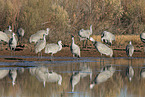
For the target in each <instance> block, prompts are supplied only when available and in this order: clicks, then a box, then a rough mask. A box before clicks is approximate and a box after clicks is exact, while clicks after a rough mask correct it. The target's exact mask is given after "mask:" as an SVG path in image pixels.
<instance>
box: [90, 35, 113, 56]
mask: <svg viewBox="0 0 145 97" xmlns="http://www.w3.org/2000/svg"><path fill="white" fill-rule="evenodd" d="M90 40H91V41H92V42H93V44H94V46H95V48H96V49H97V50H98V51H99V52H100V53H101V55H102V54H105V55H107V56H110V57H112V56H113V50H112V49H111V48H109V47H108V46H107V45H105V44H103V43H101V42H98V41H95V40H94V39H93V38H92V37H90Z"/></svg>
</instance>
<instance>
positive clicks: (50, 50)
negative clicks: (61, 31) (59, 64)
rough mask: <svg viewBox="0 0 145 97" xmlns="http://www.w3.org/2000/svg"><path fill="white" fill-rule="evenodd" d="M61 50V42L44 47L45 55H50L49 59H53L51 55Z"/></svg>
mask: <svg viewBox="0 0 145 97" xmlns="http://www.w3.org/2000/svg"><path fill="white" fill-rule="evenodd" d="M61 49H62V41H61V40H59V41H58V44H55V43H49V44H47V45H46V47H45V53H47V54H49V53H51V58H52V57H53V54H55V53H57V52H58V51H60V50H61Z"/></svg>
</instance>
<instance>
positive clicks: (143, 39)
mask: <svg viewBox="0 0 145 97" xmlns="http://www.w3.org/2000/svg"><path fill="white" fill-rule="evenodd" d="M140 39H141V41H142V42H143V43H145V32H143V33H141V34H140ZM144 52H145V44H144Z"/></svg>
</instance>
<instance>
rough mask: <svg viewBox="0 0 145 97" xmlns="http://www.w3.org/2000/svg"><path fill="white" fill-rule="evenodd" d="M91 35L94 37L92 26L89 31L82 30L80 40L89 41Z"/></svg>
mask: <svg viewBox="0 0 145 97" xmlns="http://www.w3.org/2000/svg"><path fill="white" fill-rule="evenodd" d="M90 35H92V25H91V26H90V29H89V30H84V29H81V30H80V31H79V36H80V40H87V39H89V37H90Z"/></svg>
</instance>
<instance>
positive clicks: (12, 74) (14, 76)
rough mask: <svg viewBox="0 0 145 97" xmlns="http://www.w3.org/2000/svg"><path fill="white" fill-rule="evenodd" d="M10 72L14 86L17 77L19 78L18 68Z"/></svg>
mask: <svg viewBox="0 0 145 97" xmlns="http://www.w3.org/2000/svg"><path fill="white" fill-rule="evenodd" d="M9 73H10V77H11V79H12V85H13V86H14V85H15V81H16V78H17V71H16V70H10V72H9Z"/></svg>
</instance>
